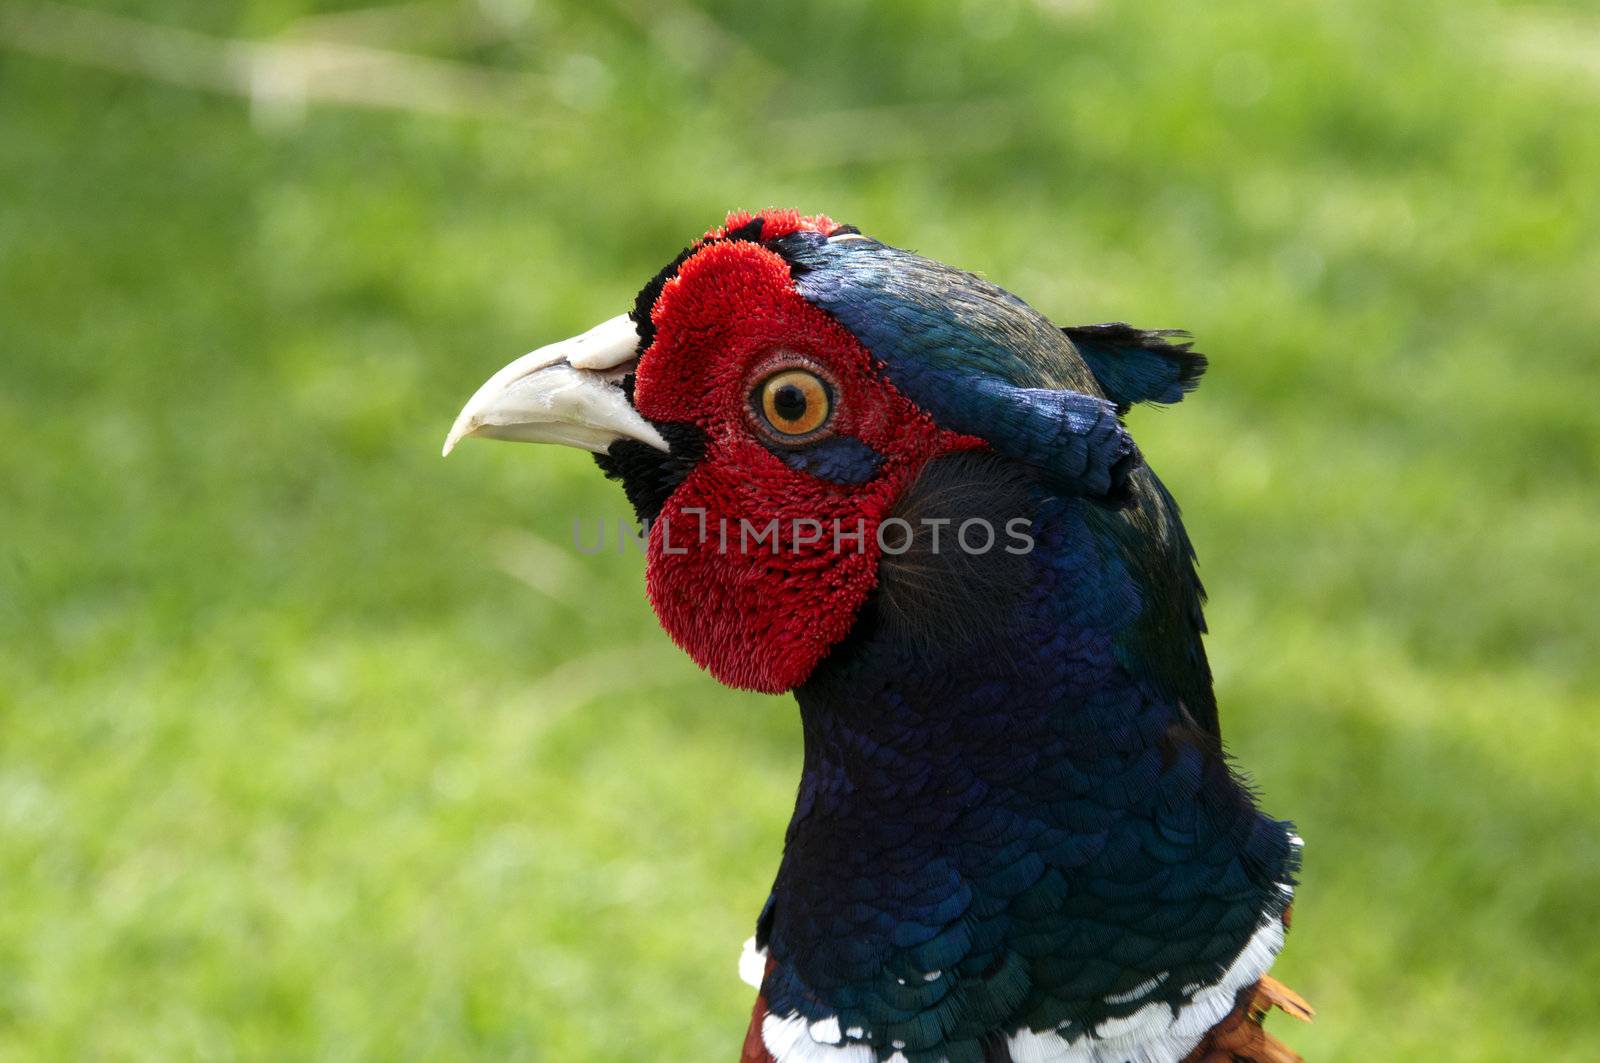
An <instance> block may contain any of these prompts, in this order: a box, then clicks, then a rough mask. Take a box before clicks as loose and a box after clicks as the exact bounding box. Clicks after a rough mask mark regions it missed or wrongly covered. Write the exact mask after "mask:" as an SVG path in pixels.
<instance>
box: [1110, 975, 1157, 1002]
mask: <svg viewBox="0 0 1600 1063" xmlns="http://www.w3.org/2000/svg"><path fill="white" fill-rule="evenodd" d="M1166 980H1167V974H1166V972H1165V971H1163V972H1162V973H1160V974H1158V975H1156V976H1155V977H1154V978H1146V979H1145V980H1144V981H1142V982H1140V983H1139V984H1138V985H1136V986H1134V987H1133V988H1132V989H1130V990H1128V991H1127V992H1126V993H1112V994H1111V995H1110V996H1108V997H1106V1003H1107V1004H1132V1003H1133V1002H1134V1001H1135V1000H1138V999H1139V998H1140V997H1142V996H1147V995H1149V993H1150V990H1152V989H1154V988H1156V987H1157V986H1159V985H1160V984H1161V983H1162V982H1165V981H1166Z"/></svg>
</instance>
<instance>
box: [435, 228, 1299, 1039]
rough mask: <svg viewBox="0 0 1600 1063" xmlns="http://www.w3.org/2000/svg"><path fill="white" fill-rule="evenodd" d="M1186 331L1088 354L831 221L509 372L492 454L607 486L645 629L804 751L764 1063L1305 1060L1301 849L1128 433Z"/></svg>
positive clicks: (494, 416)
mask: <svg viewBox="0 0 1600 1063" xmlns="http://www.w3.org/2000/svg"><path fill="white" fill-rule="evenodd" d="M1205 367H1206V360H1205V358H1204V357H1203V356H1202V355H1200V354H1199V353H1197V352H1195V351H1194V350H1193V349H1192V348H1191V346H1190V344H1189V343H1188V342H1187V338H1186V336H1185V335H1184V334H1182V333H1176V332H1172V331H1146V330H1141V329H1136V328H1133V327H1131V326H1128V325H1125V324H1120V323H1116V324H1099V325H1087V326H1081V327H1068V328H1058V327H1056V326H1054V325H1052V324H1051V323H1050V322H1049V321H1048V320H1047V319H1046V318H1045V317H1043V316H1042V315H1040V314H1039V313H1038V312H1037V311H1035V310H1034V309H1032V308H1031V307H1029V306H1028V305H1027V304H1026V303H1024V302H1023V301H1022V300H1021V299H1019V298H1017V297H1016V296H1014V295H1012V294H1010V293H1009V292H1006V291H1004V290H1002V289H1001V288H998V287H996V286H995V285H993V284H990V283H988V282H986V281H984V280H982V279H980V278H978V277H976V276H974V275H972V274H970V273H966V272H963V271H961V270H958V269H955V268H952V267H950V266H947V265H944V264H941V263H939V262H935V261H932V260H930V259H927V258H923V257H920V256H918V255H916V254H913V253H910V252H908V251H904V250H900V249H898V248H895V247H891V246H888V245H886V244H884V243H881V242H879V241H877V240H874V239H872V238H870V237H868V236H866V235H864V234H862V233H861V232H860V231H858V230H857V229H855V228H853V227H851V226H846V225H838V224H835V223H834V222H833V221H831V220H830V219H829V218H827V217H825V216H803V215H801V214H799V213H797V212H794V211H767V212H763V213H760V214H748V213H735V214H731V215H729V216H728V218H727V219H726V222H725V223H724V224H723V225H722V226H720V227H718V228H716V229H714V230H712V231H711V232H709V233H707V234H706V235H705V236H704V237H702V238H701V239H700V240H698V241H696V242H695V243H694V244H692V245H691V246H690V247H688V248H687V249H686V250H684V251H683V252H682V253H681V254H679V255H678V256H677V257H676V258H675V259H673V261H672V262H671V263H670V264H669V265H667V266H666V267H665V268H664V269H662V270H661V272H660V273H658V274H657V275H656V276H655V277H654V278H653V279H652V280H651V281H650V282H649V283H648V284H646V285H645V286H644V288H643V290H642V291H640V293H639V295H638V297H637V299H636V301H635V303H634V305H633V308H632V309H631V311H629V312H628V313H625V314H621V315H619V316H617V317H615V318H612V319H611V320H609V321H606V322H604V323H603V324H601V325H598V326H596V327H595V328H594V329H591V330H590V331H588V332H586V333H584V334H582V335H580V336H577V337H575V338H573V339H570V340H566V341H563V342H560V343H556V344H553V345H550V346H547V347H543V348H540V349H539V350H536V351H534V352H533V353H531V354H528V355H525V356H523V357H521V358H518V359H517V360H515V361H513V362H512V363H511V364H510V365H508V366H506V367H505V368H504V369H502V370H500V371H499V372H498V373H496V374H494V376H492V377H491V378H490V379H489V380H488V381H487V382H486V383H485V384H484V385H483V386H482V387H481V388H480V389H479V390H478V391H477V393H476V394H474V395H473V396H472V398H471V399H470V400H469V401H468V402H467V404H466V406H465V408H464V409H463V410H462V411H461V414H460V416H459V418H458V419H457V420H456V422H455V424H454V426H453V427H452V428H451V430H450V433H449V436H448V438H447V440H446V442H445V448H444V449H445V453H446V454H448V453H449V452H450V450H451V449H452V448H453V447H454V446H455V445H456V443H457V442H459V441H460V440H461V439H462V438H464V437H466V436H483V437H490V438H496V439H509V440H525V441H543V442H554V443H563V444H567V445H570V446H576V447H581V448H584V449H587V450H590V451H592V452H593V453H594V454H595V457H596V460H597V461H598V463H599V466H600V469H601V471H602V472H603V473H604V474H605V475H606V476H607V477H610V478H612V479H614V480H617V481H619V482H620V484H621V487H622V490H623V491H624V492H625V493H626V495H627V498H628V500H629V502H630V504H631V505H632V507H633V509H634V510H635V512H636V513H637V515H638V517H639V519H640V520H641V522H642V523H643V524H644V526H645V528H646V556H647V563H646V581H645V582H646V592H647V595H648V597H649V600H650V603H651V605H652V607H653V608H654V610H655V613H656V615H657V616H658V618H659V619H660V622H661V625H662V626H663V627H664V628H665V629H666V631H667V633H668V635H669V636H671V638H672V639H673V641H675V642H676V643H677V644H678V646H680V647H681V648H682V649H683V650H684V651H685V652H686V653H688V655H689V656H690V657H691V658H693V659H694V660H695V661H696V662H697V663H698V664H699V665H700V666H701V667H703V668H704V669H705V670H706V671H708V672H710V673H711V675H712V676H713V677H715V678H716V679H718V680H720V681H721V682H723V683H725V684H727V685H729V686H733V687H738V688H743V689H749V690H756V691H763V692H767V693H774V694H776V693H783V692H793V694H794V696H795V700H796V701H797V702H798V705H799V710H800V715H801V720H802V722H803V725H804V741H805V754H804V765H803V769H802V772H801V777H800V784H799V790H798V795H797V798H796V802H795V809H794V814H793V817H792V819H791V820H790V823H789V826H788V829H787V832H786V836H785V839H784V852H783V858H782V861H781V863H780V865H779V867H778V871H777V875H776V877H775V879H774V881H773V885H772V890H771V893H770V895H769V898H768V900H767V902H766V904H765V906H764V907H763V909H762V911H761V913H760V915H759V917H758V918H757V919H756V922H755V933H754V935H753V937H752V938H751V939H750V941H749V942H748V943H747V944H746V946H745V953H744V956H743V958H742V959H741V962H740V964H739V969H740V973H741V974H742V975H743V976H744V977H745V979H746V980H747V981H748V982H749V983H750V984H751V985H752V986H753V987H754V988H755V989H756V991H757V998H756V1002H755V1007H754V1011H753V1014H752V1017H751V1021H750V1025H749V1028H748V1030H747V1033H746V1037H745V1040H744V1047H743V1052H742V1057H741V1058H742V1060H743V1061H745V1063H935V1061H944V1063H1007V1061H1009V1063H1047V1061H1049V1063H1056V1061H1059V1063H1179V1061H1204V1063H1225V1061H1253V1063H1288V1061H1291V1060H1297V1059H1298V1058H1299V1057H1298V1056H1296V1055H1294V1053H1292V1052H1291V1051H1289V1050H1288V1049H1287V1048H1285V1047H1284V1046H1283V1045H1282V1044H1280V1043H1279V1042H1278V1041H1277V1040H1275V1039H1274V1038H1272V1037H1271V1036H1270V1035H1268V1034H1267V1033H1266V1032H1265V1031H1264V1030H1263V1028H1262V1020H1263V1017H1264V1016H1265V1015H1266V1013H1267V1012H1268V1011H1269V1009H1273V1008H1279V1009H1282V1010H1284V1011H1286V1012H1288V1013H1289V1014H1291V1015H1294V1016H1296V1017H1299V1018H1309V1017H1310V1014H1311V1012H1310V1009H1309V1008H1308V1007H1307V1006H1306V1004H1305V1002H1304V1001H1302V1000H1301V999H1300V998H1299V997H1297V996H1296V995H1295V994H1294V993H1292V992H1291V991H1289V990H1288V989H1287V988H1285V987H1284V986H1282V985H1281V984H1279V983H1278V982H1276V981H1275V980H1274V979H1272V978H1271V977H1270V976H1269V975H1268V970H1269V968H1270V967H1271V966H1272V964H1273V962H1274V960H1275V958H1276V957H1277V955H1278V952H1279V950H1280V949H1281V948H1282V946H1283V943H1284V935H1285V931H1286V930H1287V928H1288V925H1289V913H1290V905H1291V902H1292V900H1293V895H1294V888H1295V884H1296V874H1297V871H1298V868H1299V863H1300V848H1301V840H1300V838H1299V837H1298V835H1296V833H1295V831H1294V828H1293V826H1292V825H1291V824H1290V823H1288V822H1286V821H1280V820H1276V819H1273V818H1271V817H1269V816H1267V815H1265V814H1264V813H1262V812H1261V811H1260V810H1259V809H1258V808H1257V806H1256V800H1255V797H1254V795H1253V794H1252V792H1251V791H1250V789H1249V788H1248V787H1247V786H1246V785H1245V784H1244V783H1243V782H1242V781H1241V779H1240V778H1239V777H1238V776H1237V775H1236V774H1235V772H1234V771H1233V770H1232V768H1231V766H1230V762H1229V760H1228V759H1227V757H1226V756H1225V754H1224V751H1223V745H1222V739H1221V731H1220V728H1219V726H1218V720H1217V705H1216V700H1215V697H1214V695H1213V691H1212V680H1211V672H1210V668H1209V665H1208V664H1207V660H1206V654H1205V650H1204V648H1203V646H1202V642H1201V636H1202V634H1203V632H1204V631H1205V621H1204V617H1203V615H1202V610H1201V605H1202V601H1203V596H1204V592H1203V590H1202V588H1201V585H1200V582H1199V580H1198V578H1197V577H1196V574H1195V567H1194V552H1193V549H1192V547H1191V545H1190V541H1189V538H1188V536H1187V534H1186V533H1185V531H1184V527H1183V524H1182V522H1181V520H1180V519H1179V514H1178V507H1177V505H1176V503H1175V502H1174V501H1173V499H1172V496H1171V495H1170V494H1169V493H1168V492H1167V490H1166V488H1165V487H1164V486H1163V485H1162V483H1161V481H1160V480H1159V479H1157V478H1156V475H1155V473H1154V472H1153V471H1152V470H1151V469H1150V468H1149V466H1148V465H1147V464H1145V463H1144V461H1143V459H1142V457H1141V455H1140V452H1139V449H1138V448H1137V446H1136V445H1135V444H1134V441H1133V440H1132V438H1131V437H1130V436H1129V434H1128V430H1127V428H1126V425H1125V424H1124V420H1123V417H1124V414H1126V412H1127V411H1128V409H1129V407H1131V406H1132V405H1133V404H1135V403H1142V402H1148V403H1175V402H1178V401H1179V400H1181V399H1182V398H1183V397H1184V395H1185V394H1186V393H1187V392H1188V391H1190V390H1191V389H1193V388H1194V386H1195V385H1196V384H1197V382H1198V381H1199V378H1200V375H1201V373H1202V372H1203V371H1204V369H1205Z"/></svg>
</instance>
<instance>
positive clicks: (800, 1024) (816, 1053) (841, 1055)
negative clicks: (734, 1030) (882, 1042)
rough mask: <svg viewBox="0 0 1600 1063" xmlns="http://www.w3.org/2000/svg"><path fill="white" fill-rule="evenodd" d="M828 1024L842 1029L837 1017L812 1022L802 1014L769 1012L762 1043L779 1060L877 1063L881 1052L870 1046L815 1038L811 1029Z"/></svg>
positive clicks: (783, 1062) (782, 1062)
mask: <svg viewBox="0 0 1600 1063" xmlns="http://www.w3.org/2000/svg"><path fill="white" fill-rule="evenodd" d="M824 1023H832V1024H833V1029H834V1032H835V1033H837V1032H838V1029H839V1020H838V1018H837V1017H836V1016H833V1017H829V1018H827V1019H822V1020H819V1021H818V1022H816V1023H811V1022H807V1021H806V1017H805V1016H804V1015H799V1014H795V1015H788V1016H779V1015H768V1016H767V1017H766V1018H764V1019H762V1020H761V1043H762V1044H764V1045H766V1046H767V1051H768V1052H769V1053H770V1054H771V1055H772V1058H773V1059H774V1060H776V1061H777V1063H874V1061H875V1060H876V1058H877V1054H876V1053H875V1052H873V1050H872V1047H871V1046H870V1045H864V1044H843V1045H825V1044H819V1043H817V1042H816V1041H814V1040H812V1034H811V1029H812V1028H813V1027H814V1026H820V1025H823V1024H824Z"/></svg>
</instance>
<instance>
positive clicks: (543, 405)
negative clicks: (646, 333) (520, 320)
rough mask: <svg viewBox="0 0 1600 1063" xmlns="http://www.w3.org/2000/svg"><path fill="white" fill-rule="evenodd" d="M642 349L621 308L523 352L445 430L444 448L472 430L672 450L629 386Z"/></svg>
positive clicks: (600, 446) (590, 446) (587, 445)
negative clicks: (626, 381)
mask: <svg viewBox="0 0 1600 1063" xmlns="http://www.w3.org/2000/svg"><path fill="white" fill-rule="evenodd" d="M638 351H639V333H638V331H637V330H635V328H634V327H633V321H632V320H631V319H629V317H628V315H627V314H619V315H618V316H616V317H614V318H612V319H611V320H610V321H604V322H601V323H600V324H598V325H596V326H595V327H594V328H592V329H590V330H589V331H588V332H585V333H583V334H582V335H581V336H574V337H572V338H571V339H569V340H562V341H561V342H560V343H552V344H550V345H549V346H548V347H540V348H539V349H538V350H536V351H533V352H532V353H530V354H525V355H523V356H522V357H521V358H518V359H517V360H516V361H514V362H512V363H511V364H510V365H508V366H506V367H505V368H504V369H502V370H500V371H499V372H498V373H496V374H495V375H494V376H492V377H490V378H489V379H488V380H486V381H484V383H483V386H482V387H480V388H479V389H478V390H477V391H476V392H475V393H474V394H473V396H472V398H470V399H468V400H467V404H466V406H464V407H462V409H461V414H460V415H459V416H458V417H457V418H456V423H455V424H454V425H452V426H451V427H450V434H449V435H448V436H446V437H445V440H444V453H445V454H446V455H448V454H449V453H450V451H452V450H454V449H455V445H456V444H457V443H459V442H461V440H463V439H465V438H466V437H467V436H487V437H488V438H490V439H511V440H519V441H521V442H526V443H563V444H565V445H567V446H569V447H582V448H583V449H584V450H592V451H594V452H595V453H596V454H604V453H605V452H606V449H607V448H608V447H610V446H611V444H612V443H615V442H616V441H617V440H619V439H636V440H638V441H639V442H641V443H647V444H649V445H650V446H652V447H655V448H656V449H658V450H667V449H668V447H667V441H666V440H665V439H662V438H661V433H660V432H658V431H656V429H655V426H654V425H652V424H651V423H650V422H649V421H646V420H645V419H644V418H643V417H641V416H639V411H638V410H635V409H634V408H633V404H632V403H631V402H629V401H628V397H627V395H625V394H623V391H622V387H621V381H622V378H623V377H625V376H627V375H628V374H629V373H631V372H632V371H633V368H634V366H635V365H636V364H637V363H638Z"/></svg>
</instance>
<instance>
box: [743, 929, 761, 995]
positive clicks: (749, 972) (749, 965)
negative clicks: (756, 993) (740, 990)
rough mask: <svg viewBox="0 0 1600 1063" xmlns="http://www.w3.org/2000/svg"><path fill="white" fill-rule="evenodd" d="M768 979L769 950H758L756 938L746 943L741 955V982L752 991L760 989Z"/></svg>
mask: <svg viewBox="0 0 1600 1063" xmlns="http://www.w3.org/2000/svg"><path fill="white" fill-rule="evenodd" d="M766 977H767V950H766V949H758V948H756V939H755V937H754V936H752V937H751V938H750V940H748V941H746V942H745V943H744V951H743V952H741V953H740V954H739V981H741V982H743V983H744V984H745V985H747V986H750V987H751V988H752V989H760V988H761V983H762V982H763V981H765V980H766Z"/></svg>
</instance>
